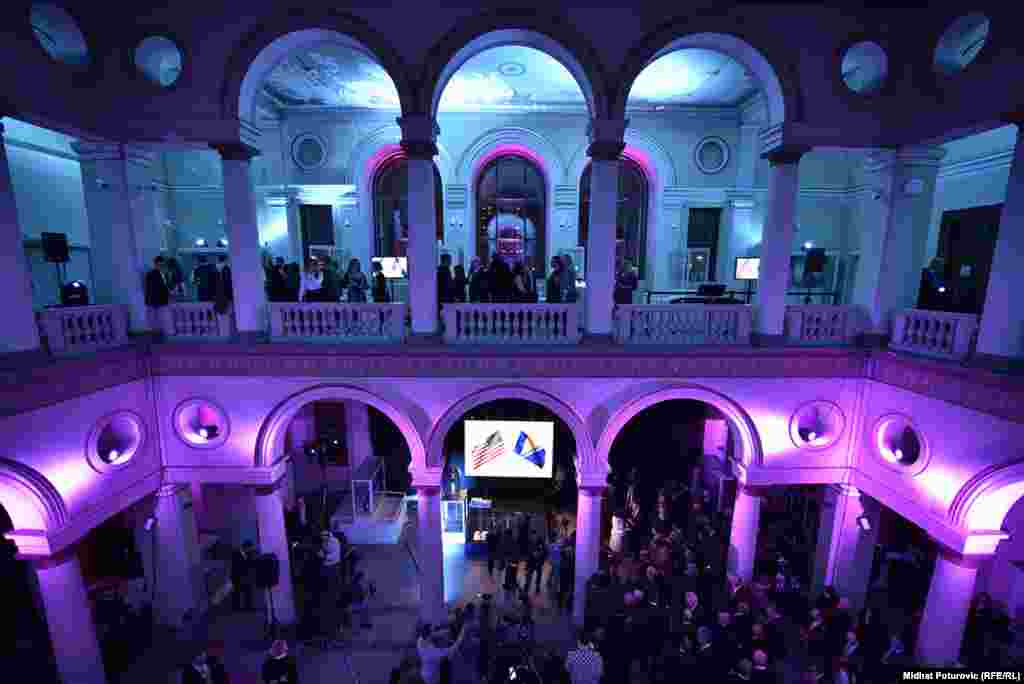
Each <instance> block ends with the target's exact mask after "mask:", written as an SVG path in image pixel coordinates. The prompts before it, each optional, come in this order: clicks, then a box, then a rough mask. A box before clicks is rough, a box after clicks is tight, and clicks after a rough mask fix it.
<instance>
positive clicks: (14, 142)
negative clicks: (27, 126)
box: [0, 130, 80, 161]
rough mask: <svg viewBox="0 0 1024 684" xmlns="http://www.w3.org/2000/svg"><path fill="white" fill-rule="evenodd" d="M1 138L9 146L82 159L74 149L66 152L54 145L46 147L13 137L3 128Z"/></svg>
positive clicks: (0, 132)
mask: <svg viewBox="0 0 1024 684" xmlns="http://www.w3.org/2000/svg"><path fill="white" fill-rule="evenodd" d="M0 139H2V140H3V144H5V145H7V146H8V147H16V148H18V149H22V150H28V151H29V152H38V153H39V154H45V155H49V156H51V157H60V158H61V159H70V160H71V161H80V157H79V155H78V154H76V153H75V151H74V150H72V151H70V152H66V151H64V150H58V149H56V148H53V147H46V146H45V145H36V144H35V143H30V142H25V141H24V140H18V139H17V138H12V137H11V136H9V135H4V134H3V131H2V130H0Z"/></svg>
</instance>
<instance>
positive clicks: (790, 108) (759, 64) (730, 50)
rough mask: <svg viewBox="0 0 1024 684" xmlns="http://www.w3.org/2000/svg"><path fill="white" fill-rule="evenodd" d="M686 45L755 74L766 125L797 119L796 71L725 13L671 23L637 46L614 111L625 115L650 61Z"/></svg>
mask: <svg viewBox="0 0 1024 684" xmlns="http://www.w3.org/2000/svg"><path fill="white" fill-rule="evenodd" d="M685 48H702V49H705V50H714V51H716V52H721V53H722V54H725V55H728V56H729V57H732V58H733V59H735V60H736V61H737V62H739V63H740V64H741V65H743V67H744V68H746V69H747V70H748V71H749V72H750V73H751V74H753V76H754V78H755V79H756V80H757V82H758V85H759V86H760V88H761V90H762V91H763V92H764V96H765V101H766V102H767V105H768V122H767V126H769V127H775V126H781V125H782V123H783V122H785V121H795V120H798V118H799V108H798V104H799V88H798V86H797V83H796V77H795V75H793V74H790V73H789V71H788V70H784V69H782V68H780V67H781V63H780V61H779V60H778V59H774V60H769V58H768V57H766V56H765V54H764V53H763V52H762V51H761V50H759V49H758V48H756V47H754V46H753V45H752V44H751V43H750V42H749V41H747V40H746V39H745V38H744V37H742V35H741V34H740V33H739V32H737V31H736V22H735V19H729V18H727V17H724V16H723V17H719V18H715V17H711V18H700V19H697V20H694V21H686V22H681V23H676V24H670V25H668V26H666V27H665V28H663V29H660V30H659V31H657V32H655V33H653V34H651V35H650V36H648V37H647V38H646V39H645V40H644V41H642V42H641V43H640V44H639V45H637V46H636V47H634V48H633V49H632V50H631V51H630V54H629V56H628V57H627V60H626V64H625V65H624V67H623V70H622V73H621V78H620V79H619V82H620V83H621V84H622V87H621V89H620V90H619V92H617V93H616V97H615V101H614V103H613V105H612V111H613V112H614V113H615V114H616V115H618V116H623V115H624V113H625V111H626V101H627V100H628V98H629V92H630V90H631V89H632V87H633V83H634V82H635V81H636V79H637V76H639V75H640V72H642V71H643V70H644V69H645V68H646V67H647V65H649V64H650V63H651V62H653V61H654V60H656V59H658V58H659V57H662V56H664V55H666V54H668V53H670V52H675V51H676V50H682V49H685Z"/></svg>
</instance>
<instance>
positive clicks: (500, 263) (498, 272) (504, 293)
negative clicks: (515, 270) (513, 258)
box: [487, 252, 512, 304]
mask: <svg viewBox="0 0 1024 684" xmlns="http://www.w3.org/2000/svg"><path fill="white" fill-rule="evenodd" d="M488 274H489V276H490V277H489V278H488V283H487V289H488V291H489V292H490V294H491V301H492V302H494V303H495V304H508V303H509V302H511V301H512V271H510V270H509V268H508V264H506V263H505V260H504V259H503V258H502V256H501V255H500V254H498V253H497V252H495V253H494V256H493V257H491V267H490V269H488Z"/></svg>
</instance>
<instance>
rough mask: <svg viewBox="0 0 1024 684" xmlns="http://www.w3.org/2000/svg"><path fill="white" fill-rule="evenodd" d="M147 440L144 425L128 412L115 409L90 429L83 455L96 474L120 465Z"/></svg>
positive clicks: (129, 458) (115, 468)
mask: <svg viewBox="0 0 1024 684" xmlns="http://www.w3.org/2000/svg"><path fill="white" fill-rule="evenodd" d="M145 441H146V426H145V423H143V422H142V419H141V418H140V417H139V416H138V415H136V414H135V413H132V412H131V411H117V412H116V413H111V414H110V415H108V416H106V417H104V418H102V419H101V420H100V421H99V422H98V423H96V425H95V426H94V427H93V429H92V430H91V431H90V432H89V437H88V439H87V440H86V445H85V455H86V459H87V460H88V461H89V465H91V466H92V467H93V469H94V470H96V471H97V472H99V473H107V472H110V471H112V470H117V469H118V468H123V467H125V466H127V465H128V464H129V463H131V461H132V459H133V458H134V457H135V455H136V454H137V453H138V452H139V449H141V448H142V445H143V444H144V443H145Z"/></svg>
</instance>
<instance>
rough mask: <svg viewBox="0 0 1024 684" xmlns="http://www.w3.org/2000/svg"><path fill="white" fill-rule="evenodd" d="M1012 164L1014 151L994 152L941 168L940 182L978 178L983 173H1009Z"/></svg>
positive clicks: (944, 165)
mask: <svg viewBox="0 0 1024 684" xmlns="http://www.w3.org/2000/svg"><path fill="white" fill-rule="evenodd" d="M1011 162H1013V150H1012V149H1009V150H1001V151H999V152H993V153H992V154H986V155H983V156H981V157H972V158H970V159H961V160H959V161H955V162H951V163H948V164H943V165H942V166H940V167H939V176H938V180H939V182H940V183H941V182H943V181H947V180H950V179H953V178H963V177H966V176H976V175H979V174H983V173H992V172H994V171H1003V170H1007V171H1008V170H1009V169H1010V164H1011Z"/></svg>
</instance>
